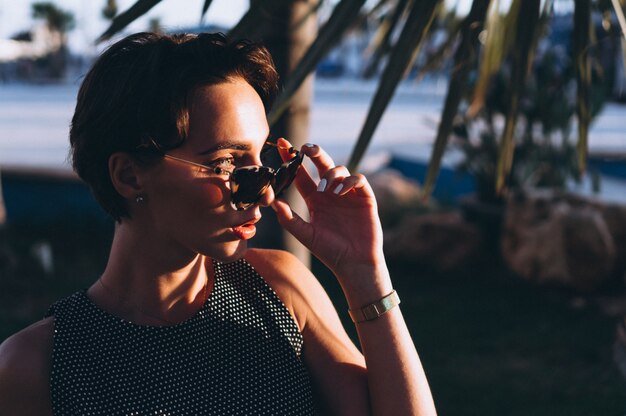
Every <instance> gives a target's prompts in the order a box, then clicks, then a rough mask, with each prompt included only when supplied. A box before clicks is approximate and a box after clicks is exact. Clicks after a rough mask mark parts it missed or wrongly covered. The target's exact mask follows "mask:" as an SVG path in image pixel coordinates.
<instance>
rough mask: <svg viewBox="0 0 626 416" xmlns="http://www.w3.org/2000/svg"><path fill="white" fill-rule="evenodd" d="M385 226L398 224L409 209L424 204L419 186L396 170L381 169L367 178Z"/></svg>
mask: <svg viewBox="0 0 626 416" xmlns="http://www.w3.org/2000/svg"><path fill="white" fill-rule="evenodd" d="M367 180H368V182H369V183H370V185H371V187H372V190H373V191H374V195H376V202H377V204H378V214H379V215H380V218H381V220H382V222H383V225H388V224H396V223H397V220H398V219H399V216H402V215H403V213H404V212H405V211H406V208H407V207H416V206H419V205H420V204H422V202H421V188H420V186H419V184H418V183H417V182H416V181H414V180H412V179H409V178H407V177H405V176H403V175H402V174H401V173H400V172H398V171H397V170H395V169H381V170H378V171H376V172H374V173H372V174H369V175H368V176H367Z"/></svg>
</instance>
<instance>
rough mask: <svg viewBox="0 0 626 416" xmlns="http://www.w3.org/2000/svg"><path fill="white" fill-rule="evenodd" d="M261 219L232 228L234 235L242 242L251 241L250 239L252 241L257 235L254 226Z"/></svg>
mask: <svg viewBox="0 0 626 416" xmlns="http://www.w3.org/2000/svg"><path fill="white" fill-rule="evenodd" d="M259 219H260V218H255V219H254V220H252V221H250V222H247V223H245V224H242V225H238V226H236V227H233V228H232V230H233V233H235V235H236V236H237V237H238V238H239V239H240V240H249V239H251V238H252V237H254V235H255V234H256V226H255V225H254V224H255V223H256V222H258V221H259Z"/></svg>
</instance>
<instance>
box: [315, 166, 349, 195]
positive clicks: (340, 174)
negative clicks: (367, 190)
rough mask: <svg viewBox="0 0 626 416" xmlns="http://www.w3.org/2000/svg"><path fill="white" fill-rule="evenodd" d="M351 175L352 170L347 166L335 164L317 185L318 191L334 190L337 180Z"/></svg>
mask: <svg viewBox="0 0 626 416" xmlns="http://www.w3.org/2000/svg"><path fill="white" fill-rule="evenodd" d="M347 176H350V172H349V171H348V169H347V168H346V167H345V166H341V165H340V166H335V167H334V168H332V169H330V170H329V171H328V172H326V175H324V177H323V178H322V179H320V182H319V184H318V186H317V191H318V192H324V191H327V190H332V189H334V187H335V182H337V181H341V180H343V179H344V178H345V177H347Z"/></svg>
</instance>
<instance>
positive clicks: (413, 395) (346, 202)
mask: <svg viewBox="0 0 626 416" xmlns="http://www.w3.org/2000/svg"><path fill="white" fill-rule="evenodd" d="M268 133H269V127H268V124H267V120H266V117H265V108H264V107H263V103H262V101H261V99H260V97H259V95H258V94H257V93H256V91H255V90H254V89H253V88H252V87H251V86H250V85H248V84H247V83H246V82H245V81H243V80H242V79H239V78H234V79H229V80H227V81H225V82H223V83H220V84H217V85H211V86H206V87H203V88H201V89H199V90H198V91H197V92H196V94H195V95H194V97H193V100H192V110H191V115H190V134H189V137H188V139H187V140H186V141H185V143H184V145H183V146H181V147H180V148H177V149H175V150H172V151H171V152H169V153H170V154H171V155H172V156H175V157H178V158H180V159H184V160H187V161H191V162H194V163H200V164H203V165H209V166H214V165H215V164H216V163H224V168H231V166H230V164H231V161H232V164H234V166H232V168H234V167H237V166H247V165H258V164H260V163H261V160H260V152H261V149H262V147H263V144H264V142H265V140H266V138H267V136H268ZM278 144H279V145H280V147H281V148H283V150H281V156H282V157H283V159H284V160H288V159H290V158H291V157H292V155H290V154H289V153H288V151H287V150H285V149H288V148H289V147H290V146H291V144H290V143H289V142H288V141H286V140H285V139H280V140H279V141H278ZM217 148H219V149H217ZM301 151H302V152H303V153H304V154H305V155H306V157H307V158H308V159H310V160H311V161H312V162H313V166H314V168H315V169H316V170H317V171H318V172H317V174H318V175H319V177H320V178H322V180H323V181H324V182H326V186H320V182H319V181H318V180H314V179H313V178H312V176H311V174H310V173H309V172H308V171H307V170H306V169H305V168H301V169H300V170H299V171H298V175H297V177H296V180H295V185H296V187H297V189H298V191H299V192H300V194H301V195H302V197H303V198H304V200H305V201H306V204H307V207H308V209H309V213H310V218H311V219H310V221H308V222H307V221H304V220H302V219H301V218H300V217H299V216H297V215H296V214H294V213H293V212H292V211H291V208H290V207H289V205H288V204H287V203H286V202H284V201H281V200H278V199H275V197H274V194H273V191H272V189H271V188H268V189H267V191H266V192H265V193H264V194H263V196H262V197H261V199H260V200H259V201H258V204H257V205H255V206H252V207H251V208H249V209H247V210H245V211H236V210H234V209H233V208H232V206H231V205H230V188H229V187H230V184H229V180H228V176H227V175H216V174H215V173H214V172H212V171H211V170H206V169H203V168H201V167H198V166H193V165H190V164H188V163H184V162H181V161H178V160H173V159H169V158H163V159H162V160H160V161H159V162H158V163H157V164H155V165H151V166H145V165H141V164H138V163H136V160H134V159H133V158H132V157H131V156H130V155H129V154H126V153H122V152H120V153H115V154H113V155H112V156H111V158H110V160H109V171H110V175H111V179H112V182H113V184H114V186H115V189H116V190H117V192H118V193H119V194H120V195H121V196H122V197H124V198H125V199H126V200H127V201H128V205H129V207H130V218H124V219H123V220H122V222H121V223H120V224H118V226H117V227H116V230H115V235H114V241H113V244H112V248H111V254H110V258H109V261H108V264H107V266H106V268H105V271H104V272H103V274H102V276H101V278H100V280H99V282H96V283H94V285H93V286H91V288H90V289H89V290H88V296H89V297H90V298H91V299H92V300H93V302H94V303H96V305H98V306H99V307H100V308H102V309H104V310H106V311H107V312H109V313H111V314H113V315H115V316H119V317H121V318H124V319H128V320H130V321H132V322H135V323H137V324H142V325H156V326H162V325H170V324H173V323H177V322H182V321H184V320H185V319H188V318H189V317H191V316H193V315H194V314H195V313H196V312H197V311H198V310H199V309H200V308H201V306H202V305H203V303H204V302H205V300H206V297H207V296H210V293H211V290H212V288H213V283H214V277H213V269H212V262H211V259H216V260H219V261H228V262H230V261H234V260H237V259H240V258H242V257H243V258H245V259H246V260H247V261H248V262H249V263H250V264H252V266H254V268H255V269H256V270H257V271H258V272H259V274H260V275H261V276H263V278H264V279H265V280H266V282H267V283H268V285H269V286H270V287H271V288H272V289H273V290H274V291H275V292H276V294H277V295H278V296H279V298H280V299H281V300H282V301H283V303H284V304H285V306H286V307H287V308H288V310H289V312H290V313H291V315H292V316H293V318H294V321H295V322H296V324H297V325H298V327H299V328H300V331H301V332H302V335H303V338H304V349H303V361H304V363H305V365H306V367H307V368H308V370H309V373H310V376H311V382H312V384H313V389H314V392H315V395H316V397H315V400H316V402H317V403H318V405H319V408H320V409H321V411H322V414H342V415H367V414H375V415H391V414H393V415H433V414H435V409H434V405H433V402H432V397H431V395H430V390H429V388H428V383H427V381H426V378H425V376H424V373H423V370H422V367H421V364H420V361H419V357H418V355H417V352H416V350H415V347H414V345H413V343H412V340H411V337H410V334H409V333H408V330H407V328H406V325H405V323H404V320H403V317H402V313H401V311H400V308H394V309H392V310H390V311H389V312H387V313H385V314H384V315H382V316H381V317H379V318H377V319H376V320H374V321H371V322H364V323H359V324H357V325H356V328H357V331H358V335H359V339H360V343H361V351H359V350H358V349H357V348H356V347H355V345H354V344H353V343H352V342H351V341H350V338H349V337H348V336H347V334H346V332H345V330H344V328H343V327H342V324H341V321H340V319H339V317H338V315H337V312H336V310H335V309H334V307H333V305H332V302H331V301H330V299H329V298H328V295H327V294H326V293H325V291H324V289H323V288H322V286H321V285H320V284H319V282H318V281H317V280H316V278H315V277H314V276H313V275H312V274H311V272H310V271H309V270H308V269H307V268H306V267H305V266H304V265H303V264H302V263H300V262H299V261H298V260H297V259H296V258H295V257H294V256H292V255H290V254H289V253H287V252H284V251H276V250H260V249H249V248H248V239H249V238H252V237H253V236H254V223H255V222H257V221H259V220H260V219H261V207H264V206H271V207H272V208H273V209H274V210H275V211H276V213H277V216H278V219H279V222H280V224H281V225H282V226H283V227H284V228H285V229H286V230H287V231H289V232H290V233H292V234H293V235H294V236H295V237H296V238H297V239H298V240H300V241H301V242H302V243H303V244H304V245H305V246H306V247H308V248H309V250H310V251H311V252H312V253H313V254H314V255H315V256H317V257H318V258H319V259H320V260H321V261H323V262H324V263H325V264H326V265H327V266H328V267H329V268H330V269H331V270H332V271H333V272H334V273H335V275H336V277H337V279H338V281H339V283H340V284H341V286H342V288H343V290H344V294H345V296H346V299H347V301H348V305H349V307H350V308H359V307H362V306H364V305H367V304H370V303H372V302H374V301H376V300H378V299H380V298H382V297H383V296H385V295H387V294H388V293H389V292H391V290H392V284H391V280H390V277H389V272H388V270H387V267H386V265H385V260H384V256H383V251H382V230H381V226H380V222H379V220H378V216H377V208H376V201H375V198H374V194H373V192H372V189H371V187H370V186H369V184H368V182H367V180H366V179H365V177H364V176H362V175H359V174H357V175H351V174H350V172H348V171H347V169H346V168H345V167H342V166H335V164H334V162H333V160H332V159H331V158H330V156H329V155H328V154H327V153H326V152H325V151H324V150H323V149H321V148H320V147H319V146H315V145H307V146H303V147H302V149H301ZM138 196H141V197H142V198H143V200H140V201H137V197H138ZM276 231H278V230H276ZM53 329H54V326H53V321H52V318H48V319H45V320H42V321H40V322H38V323H36V324H34V325H31V326H30V327H28V328H26V329H25V330H23V331H21V332H20V333H18V334H16V335H14V336H13V337H11V338H9V340H7V341H6V342H5V343H3V344H2V346H0V414H3V413H2V409H9V412H10V413H8V414H11V415H51V414H52V412H51V401H50V390H49V379H48V377H49V372H50V362H51V351H52V333H53ZM15 363H28V364H27V365H16V364H15ZM338 387H341V388H338ZM24 403H27V405H24Z"/></svg>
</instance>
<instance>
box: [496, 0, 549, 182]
mask: <svg viewBox="0 0 626 416" xmlns="http://www.w3.org/2000/svg"><path fill="white" fill-rule="evenodd" d="M517 1H519V9H518V10H519V15H518V16H517V17H516V25H515V48H514V49H513V59H512V65H511V66H512V69H511V98H510V100H509V109H508V111H507V114H506V119H505V124H504V132H503V134H502V138H501V140H500V148H499V152H498V163H497V165H496V193H498V194H502V192H503V191H504V189H505V186H506V178H507V176H508V175H509V173H510V172H511V166H512V165H513V151H514V149H515V134H514V133H515V125H516V123H517V113H518V108H519V101H520V97H521V94H522V91H523V90H524V86H525V84H526V77H527V75H528V71H529V68H530V65H531V63H532V61H533V56H534V52H535V48H536V45H537V39H538V36H537V35H536V31H537V28H538V27H539V14H540V13H539V12H540V9H539V7H540V0H523V1H522V0H516V2H517ZM514 6H515V2H514V4H513V5H512V7H514Z"/></svg>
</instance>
